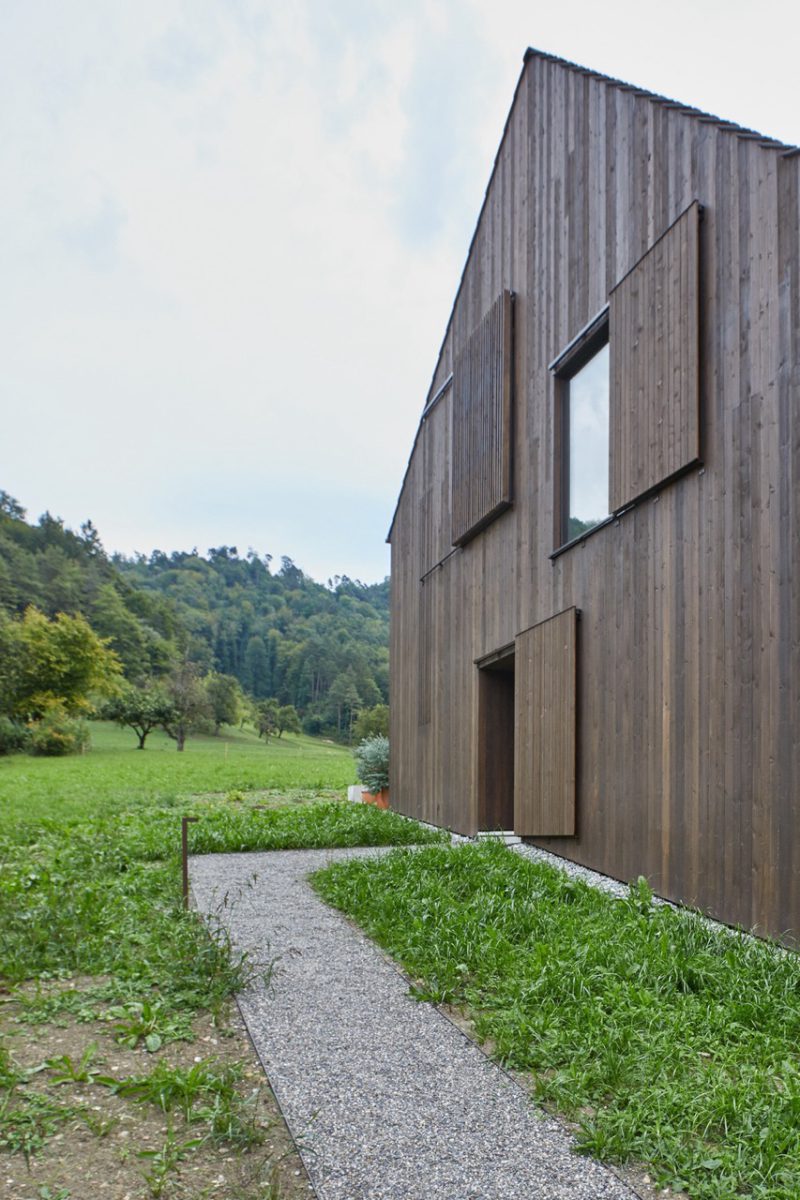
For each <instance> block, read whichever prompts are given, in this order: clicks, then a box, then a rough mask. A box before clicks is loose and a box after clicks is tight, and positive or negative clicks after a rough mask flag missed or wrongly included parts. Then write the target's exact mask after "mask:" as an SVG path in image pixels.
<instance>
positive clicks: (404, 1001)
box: [191, 850, 634, 1200]
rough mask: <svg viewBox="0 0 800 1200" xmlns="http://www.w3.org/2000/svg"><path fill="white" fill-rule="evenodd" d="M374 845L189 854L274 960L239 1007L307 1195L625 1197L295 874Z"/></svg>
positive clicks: (230, 912) (249, 944) (200, 894)
mask: <svg viewBox="0 0 800 1200" xmlns="http://www.w3.org/2000/svg"><path fill="white" fill-rule="evenodd" d="M375 853H380V851H375V850H366V851H365V850H333V851H331V850H310V851H306V850H303V851H278V852H273V853H258V854H218V855H207V856H203V857H197V858H193V859H192V862H191V879H192V890H193V893H194V896H195V899H196V901H197V904H198V907H199V908H200V910H201V911H203V912H205V913H211V912H214V911H219V912H220V914H221V916H222V919H223V920H224V922H225V924H226V926H227V927H228V928H229V930H230V932H231V934H232V937H233V939H234V941H235V943H236V945H237V946H239V947H240V948H243V949H248V950H250V951H251V952H252V953H253V954H254V956H255V957H256V958H257V959H259V960H261V961H264V960H273V959H277V969H276V971H275V973H274V976H273V980H272V986H271V987H270V988H269V989H267V988H266V987H265V986H263V985H262V984H258V985H256V986H254V987H252V989H250V990H249V991H247V992H246V993H245V994H243V995H242V996H241V997H240V998H239V1000H240V1007H241V1010H242V1014H243V1016H244V1019H245V1021H246V1022H247V1026H248V1029H249V1030H250V1034H251V1036H252V1038H253V1041H254V1043H255V1046H256V1049H257V1050H258V1053H259V1056H260V1058H261V1061H262V1063H263V1064H264V1068H265V1070H266V1073H267V1075H268V1077H269V1080H270V1083H271V1085H272V1087H273V1090H274V1091H275V1094H276V1096H277V1098H278V1101H279V1103H280V1105H281V1108H282V1109H283V1112H284V1115H285V1117H286V1120H287V1122H288V1124H289V1128H290V1129H291V1131H292V1133H293V1135H294V1137H295V1139H296V1141H297V1142H298V1145H299V1148H300V1152H301V1154H302V1157H303V1159H304V1161H305V1163H306V1165H307V1167H308V1170H309V1174H310V1176H311V1179H312V1181H313V1184H314V1187H315V1189H316V1193H317V1196H318V1198H319V1200H390V1198H391V1200H534V1198H536V1200H631V1198H632V1197H633V1196H634V1193H633V1192H632V1191H631V1190H630V1189H629V1188H627V1187H626V1186H625V1184H624V1183H622V1182H621V1181H620V1180H619V1179H617V1177H616V1176H615V1175H613V1174H611V1173H610V1172H609V1171H607V1170H606V1169H605V1168H603V1167H601V1166H599V1165H598V1164H597V1163H594V1162H592V1161H591V1160H589V1159H585V1158H582V1157H580V1156H579V1155H576V1154H574V1153H573V1152H572V1151H571V1149H570V1145H569V1139H568V1137H567V1135H566V1134H565V1133H564V1131H563V1129H562V1128H561V1127H560V1126H559V1125H558V1124H557V1123H556V1122H555V1121H553V1120H551V1119H549V1118H547V1117H543V1116H542V1115H540V1114H539V1113H538V1112H537V1111H536V1109H535V1108H534V1106H533V1104H532V1103H531V1102H530V1100H529V1099H528V1098H527V1096H526V1094H525V1092H524V1091H523V1090H522V1088H521V1087H519V1086H518V1085H517V1084H516V1083H515V1082H514V1081H513V1080H512V1079H511V1078H510V1076H508V1075H507V1074H506V1073H505V1072H504V1071H502V1070H501V1069H500V1068H499V1067H498V1066H496V1065H495V1064H493V1063H491V1062H490V1061H489V1060H488V1059H487V1058H486V1057H485V1055H484V1054H483V1053H482V1052H481V1051H480V1050H479V1049H478V1048H477V1047H476V1046H474V1045H473V1044H472V1043H471V1042H470V1041H469V1040H468V1039H467V1038H466V1037H465V1036H464V1035H463V1034H462V1033H461V1032H460V1031H459V1030H458V1029H457V1028H456V1027H455V1026H454V1025H453V1024H452V1023H451V1022H450V1021H449V1020H448V1019H447V1018H446V1017H445V1016H443V1015H442V1014H441V1013H440V1012H438V1011H437V1010H436V1009H435V1008H434V1007H433V1006H431V1005H429V1004H419V1003H417V1002H415V1001H414V1000H412V999H411V998H410V997H409V995H408V982H407V980H406V979H405V978H404V977H403V975H402V974H401V973H400V972H399V971H398V969H397V968H396V967H395V966H393V965H392V964H391V963H390V962H388V961H387V959H386V958H385V957H384V955H383V954H382V953H381V951H380V950H378V949H377V948H376V947H375V946H374V945H373V944H372V943H371V942H370V941H368V940H367V939H366V938H365V937H364V936H363V935H362V934H361V933H360V932H359V931H358V930H356V929H355V928H353V926H352V925H350V924H349V923H348V922H347V921H346V920H345V918H344V917H343V916H342V915H341V914H339V913H336V912H334V911H332V910H331V909H329V908H328V907H327V906H326V905H325V904H323V903H322V901H321V900H319V899H318V898H317V896H316V894H315V893H314V892H313V891H312V890H311V888H310V887H309V885H308V883H307V882H306V876H307V875H308V873H309V872H311V871H313V870H315V869H316V868H318V867H320V866H323V865H324V864H326V863H327V862H330V861H332V860H337V859H340V858H346V857H352V856H356V855H358V856H361V855H364V854H375Z"/></svg>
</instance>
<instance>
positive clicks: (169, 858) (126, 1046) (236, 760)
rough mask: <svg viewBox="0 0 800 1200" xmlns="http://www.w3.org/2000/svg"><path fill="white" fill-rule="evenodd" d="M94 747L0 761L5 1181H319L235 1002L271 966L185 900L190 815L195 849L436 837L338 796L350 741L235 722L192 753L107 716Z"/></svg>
mask: <svg viewBox="0 0 800 1200" xmlns="http://www.w3.org/2000/svg"><path fill="white" fill-rule="evenodd" d="M92 741H93V748H92V750H91V751H90V752H89V753H87V754H85V755H82V756H76V757H71V758H64V759H36V758H29V757H27V756H22V755H17V756H13V757H10V758H6V759H0V863H2V867H0V979H2V980H3V981H4V983H3V984H0V1002H1V1003H0V1035H1V1036H0V1170H1V1171H2V1173H3V1177H4V1178H5V1179H7V1180H11V1181H13V1184H14V1187H16V1189H17V1190H16V1191H15V1192H14V1194H15V1195H19V1196H20V1198H21V1200H23V1197H24V1200H28V1197H30V1198H31V1200H37V1198H38V1197H40V1196H53V1197H56V1196H57V1197H58V1200H67V1198H68V1197H70V1196H71V1197H73V1200H78V1197H80V1196H82V1195H87V1194H100V1191H99V1189H100V1187H101V1185H102V1186H104V1187H105V1186H106V1185H107V1184H108V1186H110V1187H111V1190H110V1191H104V1192H103V1194H104V1195H108V1196H109V1197H115V1196H117V1194H119V1196H124V1195H125V1194H126V1193H127V1194H129V1195H130V1196H131V1198H133V1197H137V1198H138V1197H140V1196H142V1197H146V1196H161V1195H164V1196H165V1197H169V1196H172V1195H174V1196H176V1197H177V1196H181V1197H185V1198H188V1197H194V1196H197V1197H200V1196H213V1195H215V1194H219V1195H225V1197H226V1200H227V1198H228V1197H230V1198H231V1200H233V1197H242V1198H243V1200H244V1198H245V1197H247V1198H248V1200H249V1198H250V1197H263V1198H266V1197H268V1196H269V1197H275V1196H277V1195H278V1194H280V1195H282V1196H286V1197H287V1198H288V1200H293V1198H294V1197H295V1195H296V1196H298V1197H299V1196H300V1195H307V1183H306V1181H305V1178H304V1176H302V1172H301V1170H300V1164H299V1160H298V1159H297V1157H296V1155H295V1154H294V1151H293V1148H292V1147H291V1144H290V1143H288V1139H287V1138H286V1136H285V1134H284V1135H283V1142H282V1141H281V1135H280V1130H279V1126H280V1124H281V1123H280V1119H279V1117H278V1114H277V1111H276V1110H275V1108H274V1103H273V1104H272V1107H270V1104H269V1102H268V1101H269V1098H268V1097H267V1098H266V1099H265V1097H264V1095H263V1092H264V1089H263V1088H261V1089H260V1088H259V1086H258V1081H259V1078H260V1073H259V1072H258V1070H257V1069H254V1067H253V1064H252V1062H250V1063H249V1065H248V1058H247V1056H248V1054H249V1048H248V1045H247V1043H246V1040H245V1039H244V1037H243V1035H242V1032H241V1030H238V1031H237V1028H236V1019H235V1014H232V1013H231V1010H230V1006H229V1000H230V997H231V996H232V994H233V993H234V992H235V991H236V990H238V989H239V988H241V987H242V986H243V985H244V983H245V982H246V981H247V979H248V978H251V977H252V976H253V974H254V973H257V972H259V971H261V970H263V969H264V968H265V967H268V966H269V964H256V963H252V962H248V961H247V960H246V959H243V958H241V957H239V956H237V955H235V954H233V953H232V952H231V947H230V945H229V944H228V941H227V938H226V936H225V933H224V931H223V930H222V928H221V927H220V928H218V929H212V930H211V931H209V929H208V928H207V926H205V925H204V924H202V923H201V922H200V921H199V920H198V918H197V917H196V916H195V914H194V913H192V912H184V910H183V908H182V905H181V896H180V862H179V843H180V817H181V816H182V815H195V816H198V817H200V818H201V819H200V822H199V823H198V824H196V825H193V826H192V827H191V849H192V850H193V851H195V852H204V851H208V850H216V851H237V850H242V849H262V848H263V849H274V848H301V847H307V846H351V845H372V844H379V845H385V844H395V843H400V844H403V843H409V842H411V841H415V840H416V841H419V840H424V839H425V838H429V837H431V836H434V835H428V834H426V833H425V832H424V831H421V830H419V829H418V827H416V826H415V825H414V824H413V823H412V822H408V821H405V820H404V819H403V818H401V817H399V816H397V815H396V814H393V813H383V812H380V811H378V810H377V809H374V808H372V807H369V806H362V805H353V804H348V803H347V802H343V801H342V800H341V799H340V797H341V795H342V794H343V790H344V788H345V787H346V785H347V784H348V783H350V782H352V781H353V777H354V771H353V759H352V755H351V754H350V753H349V752H348V751H347V750H344V749H342V748H341V747H337V746H334V745H331V744H328V743H325V742H320V741H316V740H313V739H310V738H305V737H293V736H287V735H284V737H283V738H281V739H280V740H272V741H270V743H269V745H268V746H265V745H264V743H263V742H259V741H258V739H257V738H256V737H255V736H254V735H251V734H248V733H241V734H240V733H236V734H234V735H231V736H228V737H219V738H213V737H208V738H193V739H191V740H190V741H189V743H188V745H187V749H186V750H185V752H184V753H183V754H178V753H177V751H176V749H175V745H174V743H173V742H171V741H169V740H168V739H166V738H165V737H163V736H157V735H151V737H150V739H149V740H148V743H147V748H146V749H145V750H144V751H143V752H142V751H139V750H137V749H136V743H135V739H134V737H133V735H131V734H128V733H127V732H126V731H121V730H118V729H115V728H114V727H111V726H104V725H95V726H93V738H92ZM256 805H259V806H263V807H262V808H256V807H255V806H256ZM198 1050H199V1051H200V1053H198ZM265 1106H266V1107H265ZM57 1133H58V1134H61V1135H62V1136H61V1138H60V1140H59V1143H58V1147H57V1151H54V1149H53V1146H54V1143H53V1141H52V1139H53V1137H54V1135H55V1134H57ZM118 1139H119V1140H118ZM137 1139H138V1140H137ZM243 1163H244V1164H246V1166H247V1169H246V1170H245V1171H244V1175H241V1171H240V1168H241V1167H242V1164H243ZM276 1163H279V1164H281V1165H280V1166H279V1167H276V1165H275V1164H276ZM26 1164H29V1165H30V1171H29V1170H28V1166H27V1165H26ZM287 1164H289V1165H288V1166H287ZM276 1170H279V1174H280V1178H281V1179H282V1181H283V1182H282V1183H281V1182H280V1181H279V1178H278V1176H277V1175H276V1174H275V1171H276ZM295 1172H297V1175H295ZM234 1176H235V1177H234ZM240 1176H241V1177H240ZM219 1179H221V1180H222V1181H223V1182H222V1183H218V1182H215V1181H217V1180H219ZM109 1181H111V1183H109ZM220 1188H222V1191H220Z"/></svg>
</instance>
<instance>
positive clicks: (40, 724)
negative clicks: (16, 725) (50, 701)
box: [30, 705, 89, 757]
mask: <svg viewBox="0 0 800 1200" xmlns="http://www.w3.org/2000/svg"><path fill="white" fill-rule="evenodd" d="M88 745H89V726H88V725H87V724H86V722H85V721H80V720H77V719H76V718H75V717H70V716H68V715H67V713H66V711H65V710H64V709H63V708H62V707H61V706H60V705H54V706H53V707H52V708H51V709H50V710H49V711H48V712H47V713H46V714H45V715H44V717H42V719H41V721H37V722H36V723H35V724H34V725H32V726H31V729H30V752H31V754H38V755H45V756H48V757H56V756H59V755H63V754H77V753H79V752H80V751H82V750H85V749H86V747H87V746H88Z"/></svg>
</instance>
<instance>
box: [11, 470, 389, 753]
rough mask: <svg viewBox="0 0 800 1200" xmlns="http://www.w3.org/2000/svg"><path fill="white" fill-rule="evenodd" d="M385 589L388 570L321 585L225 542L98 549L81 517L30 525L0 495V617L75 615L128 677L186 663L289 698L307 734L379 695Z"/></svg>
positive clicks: (342, 721)
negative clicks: (136, 550) (377, 578)
mask: <svg viewBox="0 0 800 1200" xmlns="http://www.w3.org/2000/svg"><path fill="white" fill-rule="evenodd" d="M388 593H389V581H388V579H387V580H384V581H383V582H382V583H378V584H363V583H360V582H359V581H358V580H352V579H348V578H347V576H341V577H338V576H337V577H336V578H334V579H332V580H329V581H328V582H327V584H321V583H317V582H316V581H314V580H313V579H311V578H309V576H307V575H306V574H304V572H303V571H302V570H301V568H300V567H298V566H296V565H295V563H294V562H292V560H291V559H289V558H282V559H281V562H280V566H279V567H278V568H277V570H273V562H272V559H271V556H270V555H268V554H265V555H260V554H257V553H256V552H255V551H253V550H248V551H247V553H246V554H244V555H243V556H240V555H239V552H238V550H237V548H236V547H235V546H219V547H214V548H211V549H209V550H207V551H206V553H204V554H203V553H200V552H199V551H198V550H197V549H193V550H191V551H188V552H184V551H177V552H175V553H171V554H166V553H164V552H163V551H161V550H154V551H153V552H152V554H150V555H148V556H145V555H137V556H135V557H133V558H126V557H124V556H121V555H111V556H110V555H108V554H107V553H106V551H105V550H104V548H103V545H102V542H101V539H100V536H99V534H98V531H97V529H96V528H95V527H94V525H93V524H92V522H91V521H87V522H86V523H85V524H84V525H82V526H81V528H80V530H79V531H78V532H75V531H73V530H71V529H68V528H66V527H65V525H64V522H63V521H62V520H61V519H60V518H58V517H54V516H52V515H51V514H50V513H49V512H48V513H45V514H44V515H43V516H41V517H39V519H38V521H36V522H35V523H34V522H30V521H29V520H28V519H27V514H26V512H25V509H24V508H23V507H22V506H21V505H20V504H19V503H18V502H17V501H16V500H15V499H14V498H13V497H11V496H9V495H8V493H6V492H0V614H3V613H5V614H6V616H7V618H15V617H20V616H21V615H22V614H23V613H24V612H25V610H26V609H27V608H28V607H29V606H31V605H33V606H35V607H36V608H37V609H38V610H39V611H40V612H42V613H44V614H45V616H47V617H55V615H56V614H57V613H60V612H61V613H66V614H69V615H76V614H81V615H82V616H83V617H84V618H85V619H86V620H87V621H88V622H89V624H90V625H91V627H92V629H93V630H94V631H95V633H97V634H98V635H100V636H101V637H103V638H107V639H109V645H110V647H111V649H113V650H114V651H115V652H116V654H117V655H118V657H119V660H120V662H121V664H122V670H123V673H124V675H125V676H126V677H127V679H129V680H130V681H131V682H132V683H135V684H142V683H145V682H147V681H148V680H153V679H158V678H160V677H163V676H166V675H168V674H169V672H170V671H171V670H174V668H175V665H176V663H178V662H186V661H188V662H190V663H192V664H194V665H195V667H196V669H197V672H198V674H200V675H207V674H209V673H211V672H215V673H219V674H221V675H224V676H230V677H233V678H235V679H236V680H238V681H239V683H240V685H241V687H242V690H243V691H244V692H245V693H246V694H247V695H248V696H250V697H251V698H252V699H253V700H255V701H268V700H270V699H274V700H275V701H276V702H277V703H278V704H281V705H293V706H294V707H295V708H296V709H297V712H298V713H299V715H300V718H301V720H302V723H303V728H304V729H305V731H306V732H308V733H313V734H329V735H334V736H339V737H342V738H344V737H347V735H348V733H349V731H350V730H351V729H352V725H353V721H354V718H355V716H356V714H357V713H358V712H361V711H363V710H365V709H370V708H372V707H374V706H375V705H377V704H382V703H385V702H386V701H387V699H388V687H389V665H388V661H389V652H388V628H389V609H388Z"/></svg>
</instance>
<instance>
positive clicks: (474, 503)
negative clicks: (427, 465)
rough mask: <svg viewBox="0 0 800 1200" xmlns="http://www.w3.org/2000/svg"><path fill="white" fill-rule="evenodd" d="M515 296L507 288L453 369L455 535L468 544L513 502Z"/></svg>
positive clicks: (457, 541) (455, 539)
mask: <svg viewBox="0 0 800 1200" xmlns="http://www.w3.org/2000/svg"><path fill="white" fill-rule="evenodd" d="M512 386H513V298H512V295H511V292H510V290H505V291H503V292H502V293H501V294H500V296H499V297H498V298H497V300H496V301H495V303H494V304H493V305H492V306H491V308H490V309H489V311H488V312H487V313H486V315H485V316H484V317H483V319H482V320H481V321H480V323H479V324H478V325H477V328H475V329H474V331H473V332H472V333H471V334H470V335H469V337H467V338H466V339H465V340H464V342H463V345H462V347H461V349H460V350H459V352H458V354H457V356H456V360H455V366H454V368H453V389H452V390H453V423H452V438H453V446H452V462H453V474H452V491H453V502H452V507H453V515H452V531H451V540H452V543H453V545H462V544H463V543H464V542H466V541H468V540H469V538H470V537H474V536H475V534H476V533H477V532H479V530H481V529H483V528H485V526H486V525H487V524H488V523H489V522H490V521H492V520H493V519H494V518H495V517H497V516H499V515H500V513H501V512H504V511H505V509H507V508H508V507H509V505H510V504H511V499H512V495H511V487H512V480H511V464H512V456H511V441H512V436H513V429H512V426H513V420H512V403H513V396H512Z"/></svg>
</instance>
